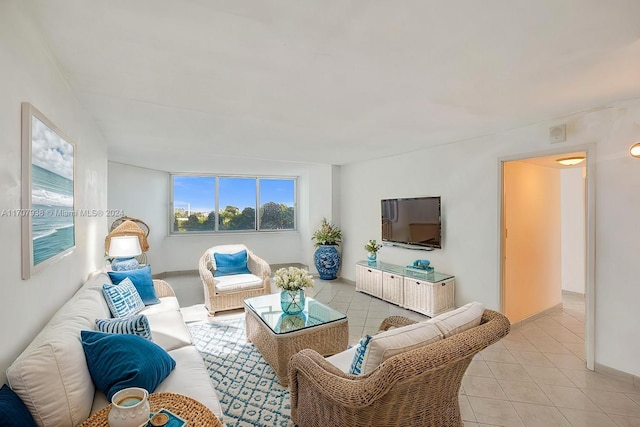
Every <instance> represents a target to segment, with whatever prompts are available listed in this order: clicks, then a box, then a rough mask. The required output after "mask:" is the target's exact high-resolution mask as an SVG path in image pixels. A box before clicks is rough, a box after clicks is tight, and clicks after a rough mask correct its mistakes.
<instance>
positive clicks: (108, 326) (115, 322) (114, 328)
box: [96, 314, 153, 341]
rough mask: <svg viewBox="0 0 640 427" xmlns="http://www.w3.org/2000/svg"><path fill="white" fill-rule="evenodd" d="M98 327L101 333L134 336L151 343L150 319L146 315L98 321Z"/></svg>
mask: <svg viewBox="0 0 640 427" xmlns="http://www.w3.org/2000/svg"><path fill="white" fill-rule="evenodd" d="M96 326H97V327H98V330H99V331H100V332H108V333H110V334H133V335H137V336H139V337H142V338H144V339H147V340H149V341H153V340H152V339H151V328H150V327H149V319H147V316H145V315H144V314H138V315H137V316H129V317H120V318H118V319H96Z"/></svg>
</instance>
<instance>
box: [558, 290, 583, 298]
mask: <svg viewBox="0 0 640 427" xmlns="http://www.w3.org/2000/svg"><path fill="white" fill-rule="evenodd" d="M562 295H567V296H575V297H583V298H584V292H574V291H565V290H562Z"/></svg>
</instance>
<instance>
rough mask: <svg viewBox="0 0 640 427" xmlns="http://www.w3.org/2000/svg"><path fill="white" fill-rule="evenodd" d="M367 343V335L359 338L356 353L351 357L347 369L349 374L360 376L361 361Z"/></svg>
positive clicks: (368, 337)
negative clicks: (351, 359)
mask: <svg viewBox="0 0 640 427" xmlns="http://www.w3.org/2000/svg"><path fill="white" fill-rule="evenodd" d="M369 341H371V336H369V335H365V336H364V337H362V338H360V341H359V342H358V346H357V347H356V353H355V354H354V355H353V361H352V362H351V366H350V367H349V373H350V374H351V375H360V374H361V373H362V361H363V360H364V354H365V353H366V352H367V346H368V345H369Z"/></svg>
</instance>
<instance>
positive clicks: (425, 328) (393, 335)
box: [361, 322, 442, 374]
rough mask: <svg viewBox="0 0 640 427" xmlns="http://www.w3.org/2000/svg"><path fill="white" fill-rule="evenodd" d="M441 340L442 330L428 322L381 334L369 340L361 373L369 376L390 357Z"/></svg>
mask: <svg viewBox="0 0 640 427" xmlns="http://www.w3.org/2000/svg"><path fill="white" fill-rule="evenodd" d="M441 339H442V334H441V333H440V330H439V329H438V328H437V327H436V326H435V325H432V324H429V323H426V322H421V323H414V324H412V325H407V326H403V327H401V328H394V329H390V330H388V331H384V332H380V333H379V334H376V335H374V336H372V337H371V340H369V343H368V345H367V350H366V352H365V354H364V358H363V360H362V367H361V373H363V374H368V373H369V372H371V371H373V370H374V369H376V368H377V367H378V365H380V364H381V363H382V362H384V361H385V360H387V359H389V358H390V357H393V356H395V355H397V354H400V353H404V352H405V351H409V350H413V349H414V348H418V347H420V346H423V345H426V344H431V343H433V342H436V341H439V340H441Z"/></svg>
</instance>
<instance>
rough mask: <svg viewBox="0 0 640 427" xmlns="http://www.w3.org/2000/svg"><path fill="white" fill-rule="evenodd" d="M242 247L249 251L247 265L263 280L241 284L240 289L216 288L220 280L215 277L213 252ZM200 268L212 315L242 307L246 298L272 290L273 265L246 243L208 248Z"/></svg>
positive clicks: (205, 299) (205, 295)
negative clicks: (252, 250) (251, 284)
mask: <svg viewBox="0 0 640 427" xmlns="http://www.w3.org/2000/svg"><path fill="white" fill-rule="evenodd" d="M242 249H245V250H246V251H247V267H248V268H249V271H251V273H252V274H253V275H254V276H257V278H259V279H260V281H261V282H260V283H258V284H257V285H255V286H251V287H244V286H239V287H238V289H234V290H224V289H219V288H216V284H217V283H219V282H218V280H217V279H214V277H213V271H212V267H213V264H212V259H211V258H212V257H213V253H214V252H219V253H233V252H238V251H240V250H242ZM198 269H199V271H200V278H201V279H202V285H203V286H204V304H205V307H206V308H207V310H209V315H211V316H214V315H215V314H216V312H218V311H223V310H231V309H234V308H242V307H243V302H244V300H245V299H247V298H251V297H256V296H259V295H265V294H269V293H270V292H271V283H270V277H271V267H269V264H267V262H266V261H264V260H263V259H261V258H259V257H258V256H256V255H255V254H254V253H253V252H251V251H250V250H249V249H247V247H246V246H244V245H219V246H214V247H211V248H209V249H207V250H206V251H205V252H204V254H203V255H202V257H201V258H200V263H199V265H198ZM214 271H215V270H214Z"/></svg>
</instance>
